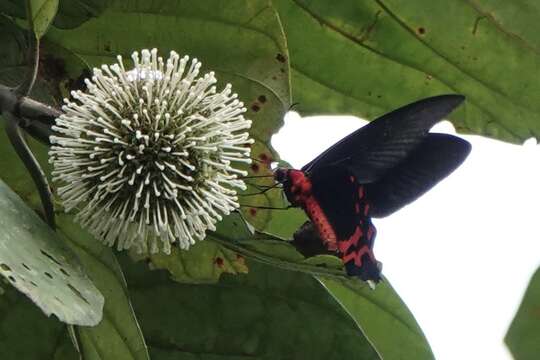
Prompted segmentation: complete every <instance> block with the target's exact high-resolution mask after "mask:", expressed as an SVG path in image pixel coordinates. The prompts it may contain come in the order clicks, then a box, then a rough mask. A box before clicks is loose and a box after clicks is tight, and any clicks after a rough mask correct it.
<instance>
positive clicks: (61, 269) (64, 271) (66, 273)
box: [60, 268, 71, 276]
mask: <svg viewBox="0 0 540 360" xmlns="http://www.w3.org/2000/svg"><path fill="white" fill-rule="evenodd" d="M60 272H61V273H62V274H64V275H66V276H71V275H69V273H68V272H67V271H66V270H64V269H63V268H60Z"/></svg>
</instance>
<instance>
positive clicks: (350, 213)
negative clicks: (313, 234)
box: [310, 166, 380, 281]
mask: <svg viewBox="0 0 540 360" xmlns="http://www.w3.org/2000/svg"><path fill="white" fill-rule="evenodd" d="M310 180H311V184H312V190H311V191H312V193H313V196H314V197H315V199H316V201H317V202H318V204H319V206H320V207H321V208H322V210H323V212H324V214H325V215H326V218H327V219H328V222H329V223H330V225H331V226H332V228H333V230H334V232H335V234H336V238H337V244H336V245H337V250H338V253H339V255H340V257H341V258H342V260H343V263H344V264H345V269H346V270H347V274H348V275H350V276H359V277H360V278H362V280H374V281H379V279H380V271H379V268H378V265H377V261H376V260H375V257H374V255H373V251H372V250H373V243H374V240H375V234H376V231H375V227H374V226H373V224H372V223H371V218H370V216H369V211H370V204H369V202H368V200H367V197H366V194H365V189H364V186H362V185H361V184H359V183H358V181H357V180H356V178H355V176H354V175H353V174H352V173H351V172H350V171H349V170H348V169H346V168H343V167H340V166H328V167H324V168H320V169H318V170H317V171H315V172H314V173H313V174H312V176H311V177H310Z"/></svg>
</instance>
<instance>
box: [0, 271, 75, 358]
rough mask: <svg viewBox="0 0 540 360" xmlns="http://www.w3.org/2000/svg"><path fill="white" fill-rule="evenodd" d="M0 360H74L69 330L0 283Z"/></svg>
mask: <svg viewBox="0 0 540 360" xmlns="http://www.w3.org/2000/svg"><path fill="white" fill-rule="evenodd" d="M0 359H2V360H20V359H24V360H43V359H46V360H68V359H69V360H75V359H77V354H76V352H75V349H74V348H73V346H72V345H71V343H70V341H69V338H68V336H67V330H66V326H65V325H64V324H62V323H61V322H60V321H58V319H56V318H53V317H46V316H45V315H44V314H43V313H42V312H41V311H40V310H39V309H38V308H37V307H36V306H35V305H34V303H32V302H31V301H30V300H29V299H28V298H26V297H25V296H24V295H22V294H21V293H19V292H18V291H17V290H15V288H13V287H12V286H11V285H9V284H8V283H3V280H2V279H0Z"/></svg>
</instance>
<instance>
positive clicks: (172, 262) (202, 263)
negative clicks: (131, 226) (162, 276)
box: [148, 235, 248, 284]
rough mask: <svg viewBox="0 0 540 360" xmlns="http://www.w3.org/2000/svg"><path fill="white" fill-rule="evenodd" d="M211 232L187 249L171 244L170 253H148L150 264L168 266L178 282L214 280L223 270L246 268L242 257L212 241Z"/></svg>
mask: <svg viewBox="0 0 540 360" xmlns="http://www.w3.org/2000/svg"><path fill="white" fill-rule="evenodd" d="M210 236H211V235H210ZM210 236H208V237H207V239H206V240H205V241H200V242H198V243H197V244H195V245H193V246H192V247H190V248H189V250H181V249H179V248H177V247H174V248H173V249H172V252H171V254H170V255H165V254H151V255H149V257H148V258H149V260H150V261H151V262H152V265H153V267H155V268H156V269H168V270H169V271H170V272H171V275H172V279H173V280H175V281H178V282H181V283H193V284H200V283H215V282H217V281H218V280H219V278H220V276H221V275H222V274H224V273H228V274H240V273H247V272H248V268H247V266H246V262H245V259H244V257H242V256H240V255H238V254H236V253H235V252H233V251H230V250H228V249H226V248H224V247H223V246H221V245H219V244H217V243H215V242H212V241H211V240H210V239H209V237H210Z"/></svg>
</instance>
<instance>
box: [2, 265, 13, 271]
mask: <svg viewBox="0 0 540 360" xmlns="http://www.w3.org/2000/svg"><path fill="white" fill-rule="evenodd" d="M0 269H2V270H3V271H11V268H10V267H9V266H7V265H6V264H4V263H2V264H0Z"/></svg>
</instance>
